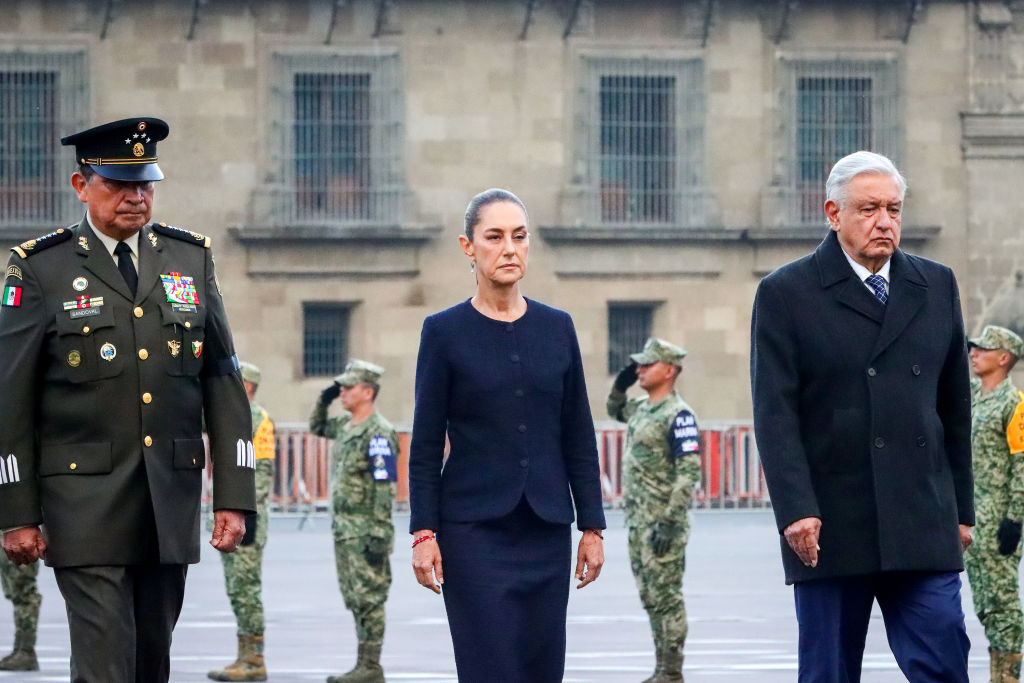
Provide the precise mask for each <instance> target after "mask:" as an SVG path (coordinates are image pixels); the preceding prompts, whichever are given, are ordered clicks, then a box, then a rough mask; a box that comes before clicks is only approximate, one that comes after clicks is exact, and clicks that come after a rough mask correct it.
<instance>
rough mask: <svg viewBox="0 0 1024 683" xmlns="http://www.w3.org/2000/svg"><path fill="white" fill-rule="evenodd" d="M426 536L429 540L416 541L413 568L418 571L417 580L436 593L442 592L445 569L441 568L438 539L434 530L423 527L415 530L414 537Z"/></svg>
mask: <svg viewBox="0 0 1024 683" xmlns="http://www.w3.org/2000/svg"><path fill="white" fill-rule="evenodd" d="M424 536H426V537H427V538H428V540H425V541H420V542H419V543H416V545H415V547H414V548H413V549H412V568H413V571H414V572H416V580H417V581H419V583H420V585H421V586H425V587H426V588H429V589H430V590H432V591H434V592H435V593H438V594H440V593H441V585H442V584H443V583H444V570H443V569H442V568H441V549H440V548H439V547H438V546H437V539H436V538H434V532H433V531H431V530H429V529H423V530H421V531H417V532H415V533H414V534H413V535H412V537H413V538H414V539H420V538H423V537H424Z"/></svg>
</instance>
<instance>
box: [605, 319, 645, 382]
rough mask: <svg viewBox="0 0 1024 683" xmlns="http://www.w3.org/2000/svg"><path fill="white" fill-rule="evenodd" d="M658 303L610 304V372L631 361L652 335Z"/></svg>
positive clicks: (616, 370) (614, 371)
mask: <svg viewBox="0 0 1024 683" xmlns="http://www.w3.org/2000/svg"><path fill="white" fill-rule="evenodd" d="M655 306H656V304H647V303H644V304H637V303H628V304H608V372H609V373H610V374H615V373H617V372H618V371H619V370H621V369H622V368H624V367H625V366H626V364H627V363H629V362H630V360H629V355H630V354H632V353H636V352H637V351H639V350H640V349H642V348H643V346H644V342H646V341H647V338H648V337H650V336H651V328H652V326H653V322H654V308H655Z"/></svg>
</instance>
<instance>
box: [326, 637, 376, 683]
mask: <svg viewBox="0 0 1024 683" xmlns="http://www.w3.org/2000/svg"><path fill="white" fill-rule="evenodd" d="M380 647H381V646H380V645H377V644H372V643H359V656H358V659H357V660H356V666H355V668H354V669H352V670H351V671H349V672H348V673H347V674H345V675H344V676H329V677H328V678H327V683H384V669H383V668H381V665H380Z"/></svg>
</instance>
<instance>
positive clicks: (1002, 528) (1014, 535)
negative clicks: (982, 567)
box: [996, 519, 1021, 555]
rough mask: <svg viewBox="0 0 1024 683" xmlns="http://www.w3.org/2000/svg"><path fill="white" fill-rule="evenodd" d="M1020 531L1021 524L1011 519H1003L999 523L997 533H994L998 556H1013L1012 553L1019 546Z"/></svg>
mask: <svg viewBox="0 0 1024 683" xmlns="http://www.w3.org/2000/svg"><path fill="white" fill-rule="evenodd" d="M1020 530H1021V523H1020V522H1015V521H1013V520H1012V519H1004V520H1003V521H1002V522H1000V523H999V531H997V532H996V538H998V539H999V554H1000V555H1013V553H1014V551H1015V550H1017V546H1018V545H1020Z"/></svg>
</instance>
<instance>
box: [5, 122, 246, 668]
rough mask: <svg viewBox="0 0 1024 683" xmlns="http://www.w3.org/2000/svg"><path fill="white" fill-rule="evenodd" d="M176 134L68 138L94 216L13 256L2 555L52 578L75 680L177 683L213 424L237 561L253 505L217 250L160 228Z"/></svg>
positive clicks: (82, 195) (107, 132) (219, 490)
mask: <svg viewBox="0 0 1024 683" xmlns="http://www.w3.org/2000/svg"><path fill="white" fill-rule="evenodd" d="M167 132H168V127H167V124H166V123H164V122H163V121H161V120H159V119H154V118H135V119H126V120H122V121H115V122H113V123H109V124H105V125H103V126H99V127H97V128H93V129H90V130H88V131H83V132H81V133H77V134H75V135H72V136H70V137H67V138H65V139H64V140H63V141H62V142H63V143H64V144H70V145H74V146H75V152H76V157H77V161H78V164H79V167H78V171H76V172H75V173H74V174H73V175H72V177H71V184H72V186H73V187H74V190H75V192H76V193H77V194H78V197H79V199H80V200H81V201H82V202H84V203H86V204H87V205H88V210H87V212H86V215H85V218H83V219H82V221H81V223H79V224H78V225H73V226H69V227H66V228H61V229H58V230H56V231H55V232H53V233H50V234H49V235H46V236H43V237H40V238H38V239H34V240H29V241H27V242H24V243H22V244H21V245H20V246H18V247H15V248H14V249H13V252H14V253H13V254H12V255H11V258H10V261H9V262H8V265H7V272H6V276H5V282H4V292H3V298H2V301H0V304H2V305H0V356H2V357H3V358H4V362H3V364H0V386H3V387H4V391H2V392H0V415H3V420H2V421H0V528H2V529H3V530H4V538H3V547H4V550H5V552H6V553H7V555H8V557H9V558H10V559H11V560H12V561H14V562H16V563H27V562H33V561H35V560H36V559H38V558H40V557H42V558H44V559H45V560H46V563H47V564H49V565H50V566H52V567H53V568H54V574H55V576H56V579H57V585H58V587H59V588H60V591H61V594H62V595H63V596H64V599H65V602H66V603H67V613H68V623H69V626H70V633H71V678H72V680H73V681H75V682H76V683H78V682H82V683H131V682H132V681H137V682H139V683H142V682H145V683H153V682H159V681H167V680H168V678H169V675H170V658H169V652H170V644H171V632H172V630H173V628H174V624H175V622H176V621H177V618H178V614H179V612H180V610H181V605H182V598H183V596H184V588H185V573H186V567H187V565H188V564H189V563H194V562H198V561H199V515H200V495H201V489H202V480H203V469H204V467H205V465H206V455H205V449H204V445H203V438H202V429H203V418H204V415H205V422H206V428H207V431H208V433H209V438H210V453H211V457H212V459H213V473H214V491H213V507H214V510H215V513H214V514H215V524H214V531H213V538H212V540H211V544H212V545H213V546H214V547H215V548H217V549H218V550H221V551H223V552H231V551H233V550H234V549H235V547H236V546H237V544H238V543H239V541H240V540H241V538H242V534H243V533H244V530H245V524H244V521H243V516H244V512H245V511H251V510H255V504H254V502H255V501H254V489H253V473H254V467H255V460H254V457H253V446H252V442H251V436H252V432H251V426H250V424H251V420H250V416H249V403H248V400H247V399H246V395H245V389H244V388H243V386H242V379H241V376H240V374H239V371H238V361H237V359H236V357H235V351H234V345H233V342H232V339H231V333H230V330H229V328H228V321H227V316H226V314H225V311H224V303H223V301H222V299H221V294H220V291H219V286H218V284H217V280H216V277H215V275H214V268H213V257H212V255H211V252H210V249H209V246H210V243H209V238H207V237H205V236H203V235H200V234H198V233H192V232H188V231H186V230H181V229H179V228H173V227H170V226H166V225H164V224H162V223H160V224H156V223H152V224H151V223H150V222H149V220H150V215H151V210H152V201H153V194H154V183H155V181H158V180H161V179H162V178H163V174H162V172H161V171H160V169H159V167H158V166H157V164H156V160H157V157H156V144H157V142H158V141H159V140H162V139H163V138H164V137H166V135H167Z"/></svg>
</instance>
